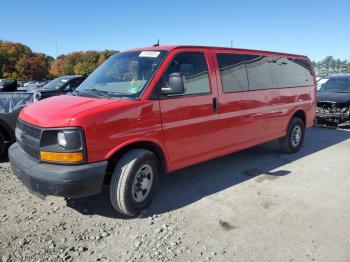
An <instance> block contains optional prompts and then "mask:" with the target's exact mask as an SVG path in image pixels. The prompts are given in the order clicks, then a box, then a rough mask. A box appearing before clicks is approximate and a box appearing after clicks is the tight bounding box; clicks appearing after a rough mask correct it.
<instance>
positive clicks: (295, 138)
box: [291, 126, 301, 147]
mask: <svg viewBox="0 0 350 262" xmlns="http://www.w3.org/2000/svg"><path fill="white" fill-rule="evenodd" d="M300 140H301V128H300V126H295V127H294V128H293V131H292V139H291V142H292V145H293V146H294V147H296V146H297V145H299V143H300Z"/></svg>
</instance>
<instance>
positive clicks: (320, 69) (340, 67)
mask: <svg viewBox="0 0 350 262" xmlns="http://www.w3.org/2000/svg"><path fill="white" fill-rule="evenodd" d="M313 64H314V67H315V71H316V75H317V76H319V77H322V78H324V77H328V76H330V75H333V74H350V61H349V60H340V59H335V58H334V57H333V56H327V57H326V58H324V59H322V60H321V61H319V62H313Z"/></svg>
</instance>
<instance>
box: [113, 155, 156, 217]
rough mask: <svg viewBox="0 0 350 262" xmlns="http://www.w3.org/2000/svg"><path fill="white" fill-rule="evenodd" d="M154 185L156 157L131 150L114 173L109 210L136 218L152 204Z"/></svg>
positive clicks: (118, 164)
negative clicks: (110, 207)
mask: <svg viewBox="0 0 350 262" xmlns="http://www.w3.org/2000/svg"><path fill="white" fill-rule="evenodd" d="M157 185H158V159H157V157H156V156H155V154H153V153H152V152H151V151H148V150H144V149H133V150H130V151H129V152H127V153H126V154H125V155H124V156H123V157H122V158H121V159H120V160H119V162H118V163H117V164H116V166H115V169H114V171H113V175H112V179H111V185H110V191H109V193H110V194H109V195H110V201H111V203H112V206H113V207H114V209H115V210H117V211H118V212H119V213H121V214H124V215H126V216H130V217H133V216H137V215H138V214H139V213H140V212H141V211H142V210H143V209H145V208H146V207H147V206H148V205H149V204H150V203H151V201H152V198H153V195H154V193H155V190H156V187H157ZM145 188H147V190H146V189H145Z"/></svg>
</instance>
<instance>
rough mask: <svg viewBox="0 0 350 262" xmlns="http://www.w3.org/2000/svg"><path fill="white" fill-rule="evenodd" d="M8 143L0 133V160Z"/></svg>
mask: <svg viewBox="0 0 350 262" xmlns="http://www.w3.org/2000/svg"><path fill="white" fill-rule="evenodd" d="M7 147H8V141H7V139H6V136H5V135H4V134H3V133H2V132H1V131H0V158H2V157H3V156H4V155H5V153H6V152H7Z"/></svg>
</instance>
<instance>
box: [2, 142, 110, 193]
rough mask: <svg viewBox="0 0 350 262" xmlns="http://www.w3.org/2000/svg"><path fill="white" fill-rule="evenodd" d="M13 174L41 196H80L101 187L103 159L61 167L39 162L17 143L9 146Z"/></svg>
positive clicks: (104, 165) (98, 190)
mask: <svg viewBox="0 0 350 262" xmlns="http://www.w3.org/2000/svg"><path fill="white" fill-rule="evenodd" d="M9 159H10V163H11V166H12V170H13V173H14V174H15V175H16V176H17V177H18V178H19V179H20V180H21V181H22V183H23V184H24V185H25V186H26V187H27V188H28V189H29V191H34V192H36V193H39V194H42V195H54V196H62V197H72V198H73V197H74V198H76V197H84V196H89V195H94V194H98V193H99V192H101V190H102V188H103V181H104V176H105V173H106V168H107V161H101V162H97V163H92V164H84V165H76V166H65V165H55V164H46V163H39V162H37V161H36V160H34V159H33V158H31V157H30V156H29V155H28V154H27V153H25V152H24V151H23V150H22V148H21V147H20V146H19V145H18V144H17V143H15V144H13V145H12V146H11V147H10V148H9Z"/></svg>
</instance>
